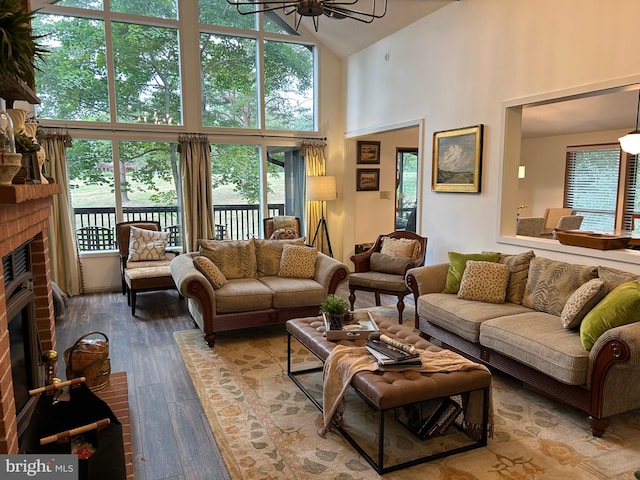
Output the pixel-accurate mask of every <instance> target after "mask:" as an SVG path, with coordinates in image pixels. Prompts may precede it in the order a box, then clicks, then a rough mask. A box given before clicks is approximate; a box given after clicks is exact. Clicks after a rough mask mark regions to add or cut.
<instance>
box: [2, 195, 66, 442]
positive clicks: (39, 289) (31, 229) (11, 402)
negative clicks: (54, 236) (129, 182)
mask: <svg viewBox="0 0 640 480" xmlns="http://www.w3.org/2000/svg"><path fill="white" fill-rule="evenodd" d="M60 191H61V188H60V186H59V185H56V184H51V185H35V184H34V185H6V186H4V185H3V186H0V257H1V258H2V259H3V273H2V276H3V281H2V282H0V352H1V353H0V372H2V373H0V453H3V454H6V453H9V454H14V453H18V452H19V445H18V418H17V417H18V415H17V413H16V411H17V408H16V400H15V395H14V388H13V370H12V365H11V364H12V356H13V357H14V358H15V357H19V356H20V355H21V354H17V352H15V349H16V348H20V349H24V344H21V346H20V347H18V344H17V343H16V344H15V347H14V351H13V352H12V351H11V350H12V344H11V335H10V332H9V322H11V323H12V325H11V328H12V329H17V328H19V329H23V328H24V324H25V321H26V322H27V324H28V325H29V324H30V325H31V326H33V327H34V328H33V329H32V330H34V331H32V333H31V334H30V335H33V336H34V337H35V338H36V339H38V340H33V338H34V337H31V336H29V337H27V339H26V340H23V342H24V341H26V342H28V343H29V344H30V345H29V347H28V348H29V349H30V352H29V353H28V355H29V356H30V357H33V356H37V355H39V351H44V350H55V348H56V338H55V323H54V314H53V298H52V294H51V278H50V268H49V265H50V264H49V234H48V229H49V215H50V212H51V205H52V202H53V195H55V194H57V193H59V192H60ZM25 247H26V248H27V250H28V257H27V256H26V253H24V250H21V249H24V248H25ZM5 262H15V265H17V266H18V268H17V270H13V271H12V272H9V273H8V272H7V271H6V269H5ZM21 262H27V263H29V267H30V268H29V272H26V271H22V269H21V268H22V267H21V266H20V264H21ZM6 276H10V277H13V278H5V277H6ZM25 318H26V320H25ZM14 322H18V323H17V324H16V325H18V324H19V325H20V326H19V327H16V326H14V325H13V324H14ZM34 341H35V345H31V343H32V342H34ZM34 352H35V353H34ZM36 361H37V359H36ZM29 368H32V367H29ZM35 370H36V371H38V370H39V368H38V367H35ZM17 375H18V376H20V375H21V372H17ZM29 375H30V374H29ZM19 381H20V382H21V381H22V380H20V379H19V378H18V379H16V385H17V384H18V382H19ZM33 381H35V382H42V377H39V378H36V380H33ZM17 388H18V389H21V388H24V387H23V386H20V387H17ZM18 393H19V395H22V394H23V392H21V391H19V392H18ZM19 398H20V400H19V402H23V399H24V396H20V397H19ZM20 406H22V405H19V407H20ZM23 409H24V406H23Z"/></svg>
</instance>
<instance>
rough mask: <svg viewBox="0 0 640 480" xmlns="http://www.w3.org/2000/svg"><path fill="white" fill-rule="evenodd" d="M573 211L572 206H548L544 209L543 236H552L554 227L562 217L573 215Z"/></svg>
mask: <svg viewBox="0 0 640 480" xmlns="http://www.w3.org/2000/svg"><path fill="white" fill-rule="evenodd" d="M572 213H573V209H572V208H546V209H545V210H544V225H543V227H542V235H543V236H545V235H546V236H551V234H552V233H553V229H554V228H556V227H557V226H558V221H560V217H564V216H566V215H571V214H572Z"/></svg>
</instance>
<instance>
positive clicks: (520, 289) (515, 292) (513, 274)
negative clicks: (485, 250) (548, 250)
mask: <svg viewBox="0 0 640 480" xmlns="http://www.w3.org/2000/svg"><path fill="white" fill-rule="evenodd" d="M535 256H536V254H535V253H534V252H533V250H529V251H528V252H524V253H519V254H517V255H500V259H499V260H498V263H503V264H505V265H506V266H507V267H509V272H510V275H509V285H508V286H507V295H506V296H505V299H504V300H505V302H511V303H517V304H522V297H523V296H524V287H526V285H527V277H528V276H529V264H530V263H531V259H532V258H533V257H535Z"/></svg>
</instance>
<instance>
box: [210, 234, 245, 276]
mask: <svg viewBox="0 0 640 480" xmlns="http://www.w3.org/2000/svg"><path fill="white" fill-rule="evenodd" d="M198 246H199V247H200V255H204V256H205V257H207V258H208V259H209V260H211V261H212V262H213V263H215V264H216V266H217V267H218V268H219V269H220V271H221V272H222V274H223V275H224V276H225V277H226V278H227V279H229V280H231V279H233V278H252V277H255V276H256V273H257V267H256V249H255V244H254V240H253V238H252V239H251V240H198Z"/></svg>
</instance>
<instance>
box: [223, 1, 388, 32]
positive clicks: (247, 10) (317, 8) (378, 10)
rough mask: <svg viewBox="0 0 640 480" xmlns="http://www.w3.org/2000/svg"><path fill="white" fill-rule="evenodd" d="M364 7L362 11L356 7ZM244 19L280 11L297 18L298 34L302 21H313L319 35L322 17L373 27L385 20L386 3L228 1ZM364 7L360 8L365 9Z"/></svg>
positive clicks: (296, 27)
mask: <svg viewBox="0 0 640 480" xmlns="http://www.w3.org/2000/svg"><path fill="white" fill-rule="evenodd" d="M358 2H362V3H365V4H366V6H365V7H364V8H363V9H361V10H356V9H355V8H354V6H355V5H356V4H357V3H358ZM227 3H228V4H229V5H233V6H235V7H236V9H237V10H238V13H240V14H241V15H252V14H255V13H260V12H272V11H275V10H280V11H281V12H282V13H284V14H285V15H291V14H293V15H294V16H295V29H296V30H298V27H299V26H300V22H301V21H302V17H312V18H313V27H314V28H315V30H316V32H317V31H318V23H319V17H320V16H321V15H325V16H327V17H329V18H334V19H344V18H350V19H351V20H357V21H358V22H362V23H371V22H373V21H374V20H375V19H376V18H382V17H384V16H385V14H386V13H387V0H288V1H284V2H274V1H270V0H269V1H265V0H227ZM362 3H361V5H362Z"/></svg>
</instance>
